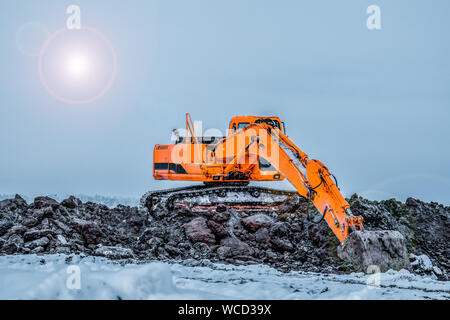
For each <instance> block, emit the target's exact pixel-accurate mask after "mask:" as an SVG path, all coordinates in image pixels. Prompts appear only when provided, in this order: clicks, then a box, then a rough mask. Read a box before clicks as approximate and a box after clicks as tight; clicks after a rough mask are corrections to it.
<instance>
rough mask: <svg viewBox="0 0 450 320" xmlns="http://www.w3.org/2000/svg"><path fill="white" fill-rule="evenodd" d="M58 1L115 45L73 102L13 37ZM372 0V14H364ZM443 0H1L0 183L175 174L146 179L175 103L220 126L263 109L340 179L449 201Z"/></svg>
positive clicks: (97, 183)
mask: <svg viewBox="0 0 450 320" xmlns="http://www.w3.org/2000/svg"><path fill="white" fill-rule="evenodd" d="M70 4H76V5H79V6H80V7H81V10H82V23H83V25H85V26H90V27H94V28H96V29H98V30H100V31H101V32H102V33H103V34H104V35H105V36H106V37H107V38H109V40H110V41H111V43H112V45H113V47H114V48H115V50H116V53H117V58H118V73H117V79H116V81H115V83H114V85H113V87H112V88H111V90H110V91H109V92H108V93H107V94H106V95H105V96H104V97H103V98H102V99H101V100H99V101H96V102H94V103H91V104H89V105H83V106H73V105H66V104H64V103H62V102H60V101H58V100H56V99H54V98H53V97H52V96H50V95H49V94H48V93H47V92H46V91H45V90H44V89H43V86H42V84H41V82H40V80H39V76H38V73H37V58H35V57H28V56H25V55H23V54H22V53H21V52H20V51H19V50H18V48H17V46H16V41H15V37H16V32H17V30H18V29H19V28H20V27H21V26H22V25H23V24H25V23H27V22H29V21H38V22H40V23H42V24H44V25H46V26H47V28H48V30H49V31H50V32H53V31H56V30H57V29H60V28H62V27H64V26H65V20H66V18H67V16H66V14H65V10H66V8H67V6H68V5H70ZM370 4H377V5H379V6H380V7H381V14H382V16H381V18H382V30H379V31H369V30H368V29H367V28H366V23H365V20H366V17H367V16H366V8H367V6H368V5H370ZM448 12H450V2H448V1H445V0H442V1H438V0H436V1H425V0H419V1H406V0H405V1H401V0H397V1H376V0H372V1H364V0H346V1H336V0H328V1H325V0H322V1H320V0H319V1H299V0H294V1H285V0H282V1H261V0H246V1H238V0H227V1H222V0H221V1H218V0H202V1H200V0H189V1H181V0H178V1H175V0H164V1H163V0H161V1H143V0H141V1H137V0H135V1H132V0H128V1H111V0H108V1H106V0H105V1H100V0H89V1H87V0H86V1H49V0H39V1H38V0H34V1H32V0H28V1H25V0H21V1H2V2H1V3H0V18H1V25H2V28H1V29H0V70H1V72H0V193H15V192H17V193H23V194H41V193H50V194H51V193H64V194H65V193H85V194H95V193H97V194H104V195H121V196H139V195H141V194H143V193H144V192H145V191H147V190H148V189H155V188H166V187H172V186H175V185H178V184H176V183H164V182H155V181H154V180H153V177H152V149H153V145H154V144H156V143H167V142H169V138H170V132H171V130H172V129H173V128H176V127H181V126H183V125H184V113H185V112H191V113H192V116H193V118H194V119H197V120H203V121H204V127H206V128H208V127H213V128H221V129H222V128H223V129H225V128H226V127H227V125H228V121H229V119H230V118H231V117H232V116H234V115H245V114H247V115H269V114H274V115H278V116H280V117H281V118H282V119H283V120H284V121H285V122H286V124H287V129H288V134H289V136H290V137H291V138H292V140H293V141H294V142H296V143H297V145H298V146H299V147H300V148H301V149H303V150H304V151H305V152H306V153H308V154H309V155H310V157H311V158H316V159H319V160H321V161H322V162H324V163H325V164H326V165H327V166H328V167H329V169H330V170H331V171H332V172H333V173H334V174H335V175H336V176H337V177H338V179H339V181H340V185H341V186H342V190H343V192H344V194H345V195H350V194H351V193H354V192H357V193H362V194H363V195H365V196H367V197H369V198H378V199H380V198H390V197H394V196H395V197H398V198H399V199H405V198H406V197H407V196H414V197H418V198H421V199H423V200H429V201H431V200H434V201H439V202H443V203H446V204H449V203H450V198H449V190H450V167H449V163H450V150H449V148H448V146H449V137H450V126H449V115H450V112H449V108H450V91H449V83H450V62H449V57H450V44H449V31H450V20H449V19H448V18H447V16H448ZM280 187H282V188H286V187H287V186H286V185H285V184H282V186H280Z"/></svg>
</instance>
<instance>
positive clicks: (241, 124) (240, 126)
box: [238, 122, 250, 130]
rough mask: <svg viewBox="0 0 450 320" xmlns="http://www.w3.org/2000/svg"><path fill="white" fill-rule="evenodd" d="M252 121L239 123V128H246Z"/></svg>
mask: <svg viewBox="0 0 450 320" xmlns="http://www.w3.org/2000/svg"><path fill="white" fill-rule="evenodd" d="M249 124H250V123H248V122H240V123H239V124H238V130H241V129H244V128H245V127H246V126H248V125H249Z"/></svg>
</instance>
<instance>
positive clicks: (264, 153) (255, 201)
mask: <svg viewBox="0 0 450 320" xmlns="http://www.w3.org/2000/svg"><path fill="white" fill-rule="evenodd" d="M174 133H175V138H176V141H175V143H174V144H169V145H156V146H155V148H154V154H153V157H154V159H153V160H154V164H153V176H154V178H155V179H157V180H184V181H199V182H200V181H201V182H204V185H203V186H201V185H200V186H193V187H188V188H178V189H172V190H163V191H153V192H149V193H147V194H145V195H144V196H143V197H142V200H141V204H142V206H144V207H146V208H147V209H148V210H150V211H153V210H171V209H173V208H174V206H175V205H184V206H188V207H190V209H191V210H197V211H201V210H209V209H211V208H212V209H215V208H217V206H218V205H219V204H222V205H226V206H228V207H230V208H232V209H235V210H243V211H258V212H261V211H268V212H275V213H277V212H280V210H281V208H283V210H284V211H286V210H287V211H295V210H296V209H297V207H298V203H299V197H302V198H304V199H307V200H308V201H311V202H312V203H313V204H314V206H315V207H316V208H317V210H318V211H319V212H320V214H321V215H322V217H321V220H324V221H326V223H327V224H328V226H329V227H330V229H331V230H332V231H333V233H334V234H335V235H336V237H337V238H338V239H339V241H340V242H341V243H342V244H341V248H340V250H338V253H339V255H340V256H341V257H342V258H344V259H347V260H353V261H350V262H352V263H353V265H355V266H358V268H359V269H364V268H365V267H367V263H366V262H367V261H373V260H371V259H367V257H368V256H369V257H370V256H378V257H381V256H382V257H387V256H392V252H394V253H395V252H397V253H398V254H397V256H396V257H395V261H396V263H395V266H394V267H395V268H398V266H399V265H406V264H407V255H406V253H405V252H406V251H405V250H406V249H405V248H404V240H403V242H402V239H401V238H402V236H401V235H400V236H399V234H398V233H395V234H394V233H393V232H392V231H384V233H383V236H382V237H381V236H374V234H373V233H371V232H370V231H365V230H364V229H363V224H362V223H363V218H362V217H360V216H358V217H357V216H354V215H353V214H352V213H351V210H350V205H349V204H348V202H347V201H346V200H345V198H344V197H343V196H342V194H341V192H340V190H339V188H338V185H337V180H336V178H335V177H334V176H333V175H332V174H331V172H330V171H329V170H328V168H327V167H326V166H325V165H324V164H323V163H322V162H320V161H319V160H312V159H309V157H308V155H307V154H306V153H304V152H303V151H302V150H301V149H299V148H298V147H297V146H296V145H295V144H294V143H293V142H292V141H291V140H290V139H289V137H288V136H287V135H286V128H285V125H284V123H283V122H281V120H280V119H279V118H278V117H258V116H239V117H234V118H232V120H231V122H230V125H229V128H228V134H227V135H226V136H219V137H205V136H197V135H196V132H195V128H194V125H193V122H192V119H191V116H190V114H186V130H185V133H186V134H185V136H184V137H183V136H180V135H179V134H178V131H174ZM283 179H287V180H288V181H289V182H290V184H291V185H292V186H293V187H294V188H295V190H296V192H293V191H280V190H274V189H269V188H261V187H253V186H247V185H248V184H249V183H250V182H252V181H281V180H283ZM353 232H357V233H355V234H358V237H357V239H358V240H355V237H352V241H351V243H350V241H347V242H346V239H347V238H348V237H349V235H350V234H351V233H353ZM391 234H392V237H391V238H395V239H396V241H394V242H392V241H391V242H389V237H390V235H391ZM364 239H366V240H367V241H364ZM358 241H359V242H360V243H364V245H356V244H355V243H356V242H358ZM377 241H378V242H379V243H381V242H382V244H386V243H395V244H394V245H395V246H397V247H400V248H395V250H390V252H391V253H390V255H382V254H377V253H375V252H373V253H371V252H370V251H371V250H372V249H373V250H380V248H383V245H382V244H380V245H376V243H375V242H377ZM366 242H367V243H372V245H367V244H366ZM361 248H364V250H362V249H361ZM363 251H364V252H363ZM394 255H395V254H394ZM386 259H387V258H386ZM386 259H385V260H386ZM378 260H379V259H378ZM378 260H376V259H375V261H378ZM388 260H389V259H388ZM392 260H394V259H392ZM363 261H364V262H363ZM399 261H400V262H399ZM403 262H404V263H403ZM383 266H387V267H389V266H392V264H390V263H389V261H388V262H386V263H383ZM363 271H366V270H363Z"/></svg>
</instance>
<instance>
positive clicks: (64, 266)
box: [0, 255, 450, 299]
mask: <svg viewBox="0 0 450 320" xmlns="http://www.w3.org/2000/svg"><path fill="white" fill-rule="evenodd" d="M78 268H79V269H78ZM78 270H79V271H80V272H79V273H78ZM78 275H79V277H78ZM377 276H379V282H378V280H377ZM78 279H79V280H80V281H79V282H78ZM377 283H378V284H379V287H375V285H376V284H377ZM78 284H79V285H80V287H81V288H80V289H77V287H78ZM368 284H369V285H368ZM449 298H450V282H442V281H437V280H435V279H432V278H429V277H421V276H417V275H413V274H411V273H409V272H408V271H406V270H402V271H399V272H393V271H390V272H387V273H383V274H379V275H375V276H374V275H372V276H370V275H364V274H360V273H357V274H348V275H324V274H316V273H302V272H291V273H282V272H279V271H277V270H275V269H272V268H270V267H268V266H264V265H252V266H232V265H223V264H212V263H207V262H206V263H203V266H201V265H198V263H197V265H196V263H195V262H194V261H191V262H189V263H184V264H168V263H160V262H152V263H145V264H126V265H121V264H119V263H116V262H113V261H109V260H107V259H104V258H98V257H84V258H82V257H79V256H71V258H70V257H69V256H65V255H45V256H37V255H14V256H12V255H11V256H1V257H0V299H449Z"/></svg>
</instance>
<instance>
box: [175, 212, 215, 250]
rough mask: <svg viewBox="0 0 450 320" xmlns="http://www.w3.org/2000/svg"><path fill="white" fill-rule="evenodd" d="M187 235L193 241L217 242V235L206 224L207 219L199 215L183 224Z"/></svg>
mask: <svg viewBox="0 0 450 320" xmlns="http://www.w3.org/2000/svg"><path fill="white" fill-rule="evenodd" d="M183 227H184V231H185V233H186V236H187V237H188V239H189V240H191V241H192V242H194V243H195V242H204V243H211V244H213V243H215V242H216V237H215V236H214V234H213V233H212V232H211V229H209V228H208V226H207V225H206V219H205V218H202V217H198V218H195V219H193V220H192V221H191V222H189V223H186V224H184V225H183Z"/></svg>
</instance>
